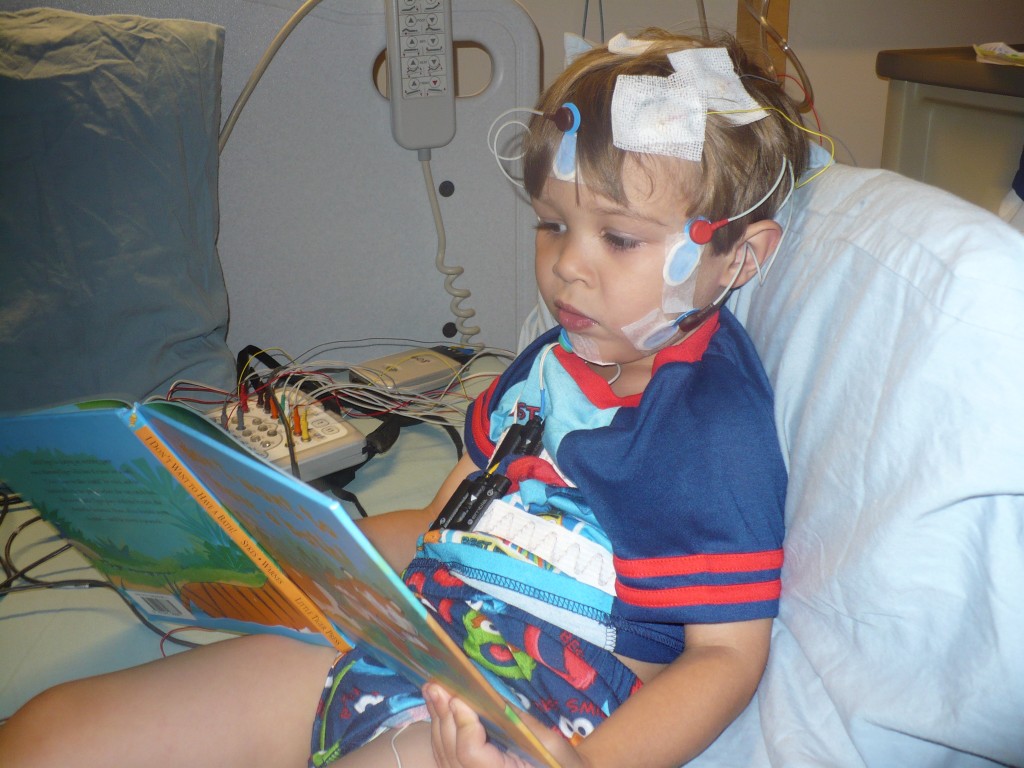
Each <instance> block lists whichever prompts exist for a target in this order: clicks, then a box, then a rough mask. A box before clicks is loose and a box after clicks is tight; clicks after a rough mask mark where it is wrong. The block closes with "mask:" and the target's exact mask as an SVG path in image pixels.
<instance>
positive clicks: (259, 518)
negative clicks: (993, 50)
mask: <svg viewBox="0 0 1024 768" xmlns="http://www.w3.org/2000/svg"><path fill="white" fill-rule="evenodd" d="M0 480H3V481H5V482H6V483H8V484H9V485H10V486H11V487H12V488H13V489H14V490H15V491H16V492H18V493H20V494H21V495H23V496H24V497H25V498H27V499H28V500H29V501H31V502H32V504H33V505H34V506H35V507H36V509H38V511H39V512H40V514H41V515H42V516H43V517H44V518H45V519H47V520H48V521H50V522H51V523H52V524H53V525H54V526H55V527H56V528H57V529H58V530H59V531H60V532H61V534H62V535H63V536H65V537H66V538H67V539H69V540H70V541H71V542H72V543H73V544H74V545H75V546H76V547H77V548H78V549H79V550H80V551H81V552H82V553H83V554H84V555H85V557H86V558H87V559H88V560H89V561H90V562H91V563H92V564H93V565H94V566H95V567H96V568H97V569H98V570H99V571H100V572H101V573H103V574H104V576H105V577H106V578H107V579H109V580H110V581H111V582H112V583H113V584H114V586H115V587H117V588H118V589H119V590H120V591H121V592H122V593H123V594H125V595H126V596H127V597H128V598H129V599H131V600H132V601H133V602H135V603H136V605H137V606H138V607H139V608H140V610H142V612H143V613H145V614H147V615H149V616H151V617H153V618H160V619H169V620H171V621H175V622H179V623H184V624H187V625H195V626H204V627H211V628H217V629H225V630H229V631H238V632H267V631H273V632H282V633H287V634H294V635H295V636H297V637H300V638H302V639H305V640H309V641H312V642H321V643H330V644H332V645H334V646H335V647H337V648H338V649H340V650H345V649H347V648H348V647H350V641H351V640H352V639H354V640H357V641H359V642H362V643H366V644H369V645H371V646H373V647H374V649H375V651H376V653H375V655H376V656H377V657H378V658H379V659H380V660H381V661H382V662H385V663H387V664H388V665H389V666H391V667H392V668H393V669H395V671H397V672H398V673H399V674H401V675H403V676H405V677H406V678H407V679H409V680H410V681H411V682H413V683H415V684H417V685H419V684H422V683H423V682H424V681H426V680H434V681H437V682H439V683H440V684H441V685H443V686H444V687H445V688H447V689H448V690H449V691H451V692H452V693H454V694H456V695H458V696H459V697H461V698H462V699H464V700H465V701H466V702H467V703H469V704H470V706H472V707H473V708H474V709H475V710H476V712H477V713H479V715H480V717H481V719H482V720H483V721H484V723H485V725H486V727H487V730H488V733H489V734H490V736H491V737H492V739H494V740H495V741H497V742H499V743H501V744H503V745H504V746H506V747H507V748H509V749H512V750H514V751H517V752H519V753H520V754H522V755H524V756H527V757H529V758H530V759H532V761H534V762H537V763H539V764H542V765H552V766H554V765H556V763H555V762H554V760H553V759H552V758H551V757H550V755H549V754H548V753H547V752H546V751H545V750H544V748H543V747H542V746H541V745H540V744H539V742H538V741H537V740H536V738H535V737H534V736H533V735H532V734H531V733H530V732H529V731H528V730H527V729H526V727H525V726H524V725H523V724H522V723H521V722H520V720H519V718H518V717H517V716H516V714H515V711H514V710H513V709H512V708H511V707H510V706H509V703H508V702H509V701H515V700H516V699H515V698H514V696H513V695H512V694H503V693H501V692H499V690H498V689H497V687H496V686H500V682H499V681H496V680H493V679H491V680H489V679H488V678H485V677H484V676H483V674H482V673H481V672H480V671H479V670H478V669H477V668H476V667H475V666H474V665H473V663H472V662H471V661H470V660H469V659H468V658H467V657H466V655H465V654H464V653H463V652H462V651H461V650H460V649H459V647H458V646H457V645H456V644H455V643H454V642H453V641H452V640H451V639H450V638H449V637H448V636H447V635H446V634H445V632H444V631H443V629H441V627H440V625H439V624H438V623H437V622H435V620H434V619H433V618H432V617H431V616H430V615H429V613H428V612H427V610H426V608H425V606H423V604H422V603H421V602H420V601H419V600H418V599H417V598H416V597H415V596H414V595H413V593H412V592H411V591H410V590H409V589H408V588H407V587H406V586H405V585H404V584H403V583H402V580H401V579H400V578H399V577H398V575H397V574H396V573H395V572H394V570H392V569H391V567H390V566H388V565H387V563H386V562H385V561H384V559H383V558H382V557H381V556H380V554H379V553H377V551H376V550H375V549H374V548H373V546H372V545H371V544H370V543H369V542H368V541H367V540H366V538H365V537H364V536H363V534H362V533H361V532H360V531H359V529H358V528H357V527H356V525H355V524H354V523H353V522H352V520H351V518H350V516H349V514H348V513H347V512H346V510H345V509H344V507H343V506H342V505H341V503H340V502H338V501H337V500H336V499H334V498H332V497H329V496H326V495H324V494H322V493H320V492H319V491H317V490H315V489H313V488H311V487H310V486H308V485H306V484H305V483H302V482H301V481H299V480H296V479H295V478H293V477H291V476H290V475H288V474H286V473H284V472H283V471H281V470H279V469H278V468H277V467H275V466H273V465H271V464H269V463H267V462H264V461H262V460H260V459H258V458H256V457H254V456H252V455H251V454H249V453H248V452H246V451H245V450H244V449H243V448H241V447H240V446H238V445H237V444H236V443H235V442H234V441H233V440H232V439H231V438H230V437H229V436H228V435H227V434H226V433H224V432H223V431H222V430H221V429H220V428H219V427H218V426H216V425H214V424H213V423H211V422H210V421H209V420H207V419H206V418H204V417H203V416H201V415H199V414H198V413H196V412H194V411H192V410H190V409H188V408H186V407H183V406H179V405H175V404H174V403H166V402H154V403H149V404H146V405H134V406H128V405H126V404H124V403H115V402H111V401H97V402H92V403H83V404H80V405H77V406H72V407H62V408H58V409H53V410H49V411H42V412H39V413H33V414H26V415H22V416H16V417H11V418H4V419H0Z"/></svg>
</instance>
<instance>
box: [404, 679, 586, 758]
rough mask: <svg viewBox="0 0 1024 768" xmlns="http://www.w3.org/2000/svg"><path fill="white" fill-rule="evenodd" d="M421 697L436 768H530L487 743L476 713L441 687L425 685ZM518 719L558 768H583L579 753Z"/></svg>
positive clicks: (526, 719)
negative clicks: (535, 737) (426, 714)
mask: <svg viewBox="0 0 1024 768" xmlns="http://www.w3.org/2000/svg"><path fill="white" fill-rule="evenodd" d="M423 697H424V698H425V699H426V700H427V709H428V710H429V712H430V718H431V722H430V737H431V739H430V740H431V746H432V748H433V751H434V761H435V762H436V763H437V766H438V768H533V764H532V763H529V762H527V761H525V760H523V759H522V758H520V757H517V756H516V755H511V754H509V753H507V752H503V751H502V750H500V749H498V748H497V747H496V746H494V745H493V744H491V743H489V742H488V741H487V732H486V731H485V730H484V726H483V724H482V723H481V722H480V718H479V717H477V714H476V712H474V711H473V710H472V709H470V707H469V705H467V704H466V703H465V702H464V701H462V700H461V699H457V698H455V697H454V696H452V695H451V694H449V693H448V692H447V691H446V690H444V689H443V688H442V687H441V686H439V685H433V684H427V685H425V686H424V687H423ZM519 716H520V718H521V719H522V720H523V722H524V723H526V725H527V726H528V727H529V729H530V730H531V731H533V733H534V734H535V735H536V736H537V739H538V740H539V741H540V742H541V744H543V745H544V746H545V747H546V748H547V750H548V751H549V752H550V753H551V755H552V757H554V758H555V760H557V761H558V764H559V765H560V766H562V768H586V763H585V762H584V761H583V759H582V758H581V757H580V755H579V753H577V752H576V750H575V749H573V747H572V745H571V744H569V742H568V741H566V740H565V739H563V738H562V737H561V736H560V735H559V734H557V733H554V732H553V731H551V730H550V729H549V728H545V727H544V726H543V725H542V724H541V723H540V722H538V721H537V720H536V719H535V718H533V717H531V716H529V715H527V714H526V713H523V712H520V713H519Z"/></svg>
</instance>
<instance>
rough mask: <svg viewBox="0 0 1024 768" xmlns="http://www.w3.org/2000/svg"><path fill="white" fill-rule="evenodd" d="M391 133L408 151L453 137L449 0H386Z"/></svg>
mask: <svg viewBox="0 0 1024 768" xmlns="http://www.w3.org/2000/svg"><path fill="white" fill-rule="evenodd" d="M385 7H386V20H387V38H388V40H387V45H388V51H387V59H388V95H389V98H390V99H391V133H392V134H393V135H394V137H395V141H396V142H398V144H399V145H400V146H403V147H405V148H406V149H430V148H434V147H443V146H444V145H445V144H447V143H448V142H450V141H451V140H452V138H453V137H454V136H455V72H454V62H453V50H454V42H453V39H452V14H451V0H386V6H385Z"/></svg>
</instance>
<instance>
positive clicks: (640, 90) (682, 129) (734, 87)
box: [612, 41, 768, 162]
mask: <svg viewBox="0 0 1024 768" xmlns="http://www.w3.org/2000/svg"><path fill="white" fill-rule="evenodd" d="M634 42H637V41H634ZM639 42H645V41H639ZM638 47H639V46H633V45H632V44H629V45H626V44H624V48H623V50H625V51H626V52H627V55H628V54H629V53H631V52H632V49H634V48H638ZM668 58H669V61H670V62H671V64H672V67H673V69H674V70H675V71H674V72H673V73H672V74H671V75H668V76H666V77H659V76H656V75H619V77H618V78H617V79H616V82H615V91H614V92H613V94H612V142H613V143H614V144H615V146H616V147H618V148H619V149H622V150H626V151H629V152H644V153H653V154H658V155H667V156H669V157H679V158H682V159H683V160H690V161H694V162H697V161H699V160H700V158H701V155H702V154H703V152H704V133H705V129H706V125H707V115H708V112H715V113H718V114H722V116H723V118H724V119H726V120H728V121H729V122H730V123H732V124H734V125H745V124H747V123H751V122H754V121H756V120H760V119H762V118H764V117H765V116H766V115H767V114H768V112H767V111H766V110H765V109H764V108H763V107H761V105H760V104H758V103H757V100H756V99H754V98H753V97H752V96H751V95H750V94H749V93H747V89H746V88H744V87H743V83H742V82H740V78H739V76H738V75H737V74H736V70H735V69H734V68H733V63H732V59H731V58H730V57H729V53H728V51H726V50H725V49H724V48H687V49H685V50H682V51H674V52H673V53H670V54H669V55H668Z"/></svg>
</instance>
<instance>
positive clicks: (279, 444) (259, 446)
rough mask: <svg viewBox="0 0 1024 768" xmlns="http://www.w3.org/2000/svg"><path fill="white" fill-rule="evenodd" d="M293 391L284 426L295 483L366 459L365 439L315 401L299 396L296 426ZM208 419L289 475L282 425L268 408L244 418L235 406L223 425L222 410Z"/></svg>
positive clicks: (253, 409)
mask: <svg viewBox="0 0 1024 768" xmlns="http://www.w3.org/2000/svg"><path fill="white" fill-rule="evenodd" d="M296 392H297V391H296V390H295V389H289V390H288V398H289V400H290V401H291V405H288V404H286V406H285V407H286V413H285V421H287V423H288V425H289V429H290V430H291V432H292V444H293V445H294V451H295V461H296V463H297V464H298V467H299V477H301V478H302V479H303V480H307V481H308V480H316V479H317V478H320V477H323V476H324V475H329V474H331V473H332V472H337V471H338V470H341V469H346V468H348V467H351V466H355V465H356V464H359V463H360V462H362V461H363V460H364V458H365V449H366V438H365V437H364V436H363V434H362V433H361V432H360V431H359V430H357V429H355V428H354V427H353V426H352V425H351V424H349V423H348V422H347V421H346V420H345V419H343V418H342V417H341V416H339V415H338V414H336V413H333V412H332V411H328V410H326V409H325V408H324V407H323V405H321V404H320V403H319V402H317V401H316V400H314V399H313V398H311V397H309V396H307V395H305V394H303V393H301V392H299V393H298V403H297V408H298V414H299V419H298V422H299V423H298V427H296V424H295V421H296V420H295V408H296V406H295V400H296ZM206 415H207V417H208V418H210V419H211V420H212V421H214V422H216V423H217V424H220V426H221V427H223V428H224V429H225V430H226V431H227V432H228V434H230V435H231V437H233V438H234V439H235V440H236V441H237V442H238V443H239V444H240V445H242V446H243V447H244V448H246V449H247V450H249V451H250V452H251V453H254V454H256V455H257V456H260V457H262V458H264V459H266V460H267V461H269V462H271V463H272V464H275V465H277V466H278V467H280V468H281V469H284V470H285V471H290V470H291V452H290V451H289V450H288V437H287V434H286V432H285V429H286V427H285V423H284V421H282V419H280V418H275V417H274V416H273V415H271V413H270V409H269V406H267V407H266V408H263V407H257V406H255V405H250V408H249V410H248V412H243V411H242V410H241V408H240V407H239V406H238V404H237V403H235V404H234V405H232V406H230V407H229V408H228V409H227V421H226V423H225V419H224V411H223V410H222V409H221V408H217V409H216V410H213V411H209V412H208V413H207V414H206Z"/></svg>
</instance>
